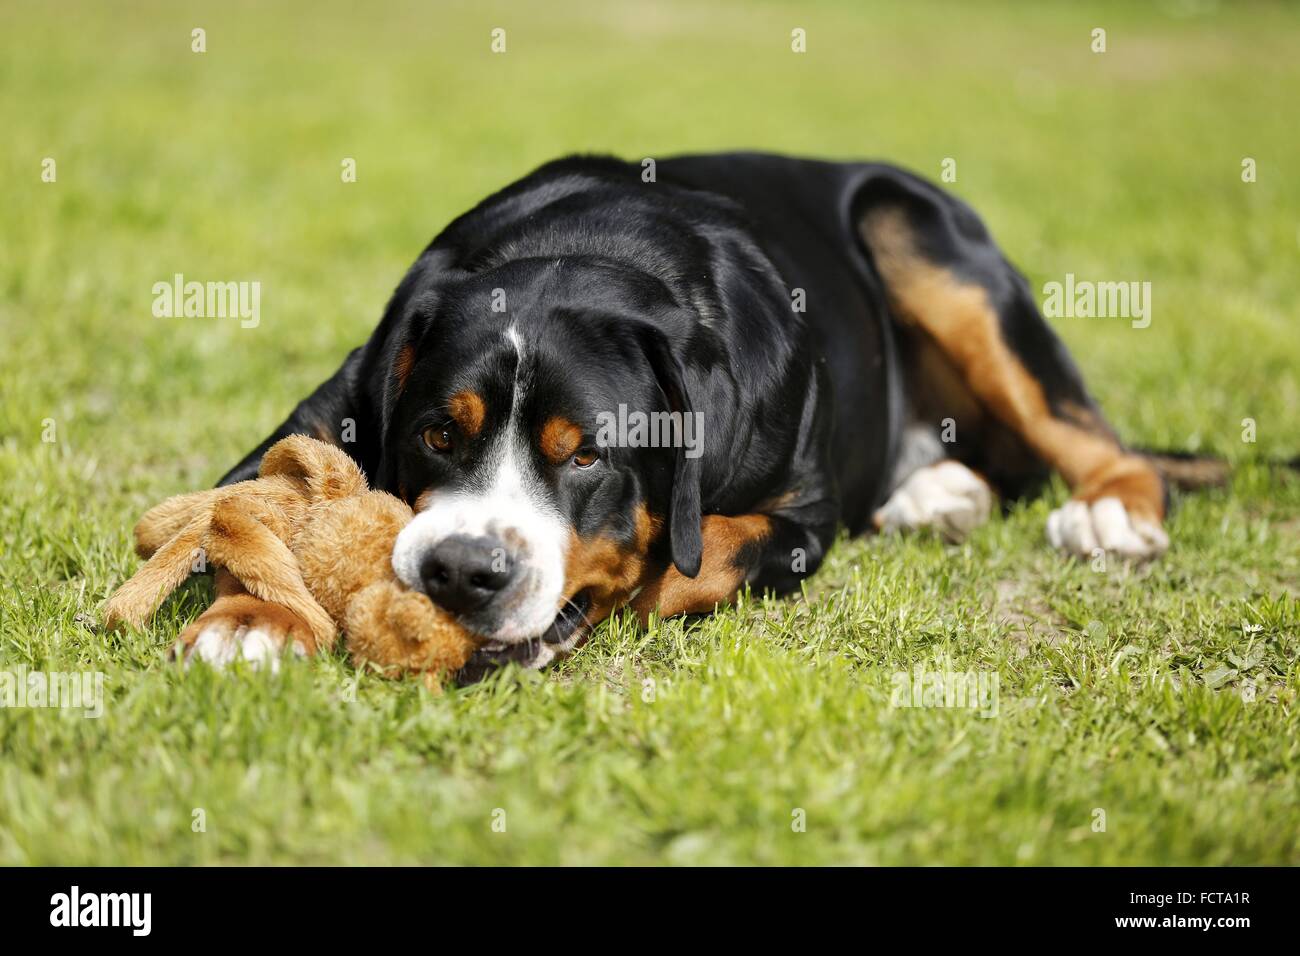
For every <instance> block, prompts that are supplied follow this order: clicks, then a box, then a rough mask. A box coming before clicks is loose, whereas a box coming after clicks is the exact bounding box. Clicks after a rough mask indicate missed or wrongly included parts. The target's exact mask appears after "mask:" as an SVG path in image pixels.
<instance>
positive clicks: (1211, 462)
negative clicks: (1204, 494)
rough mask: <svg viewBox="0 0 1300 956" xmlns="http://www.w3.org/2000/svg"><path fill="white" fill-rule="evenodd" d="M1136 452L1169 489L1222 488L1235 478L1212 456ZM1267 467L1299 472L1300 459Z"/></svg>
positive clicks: (1227, 468)
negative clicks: (1146, 461)
mask: <svg viewBox="0 0 1300 956" xmlns="http://www.w3.org/2000/svg"><path fill="white" fill-rule="evenodd" d="M1133 450H1134V451H1136V452H1137V453H1138V454H1140V455H1142V456H1143V457H1144V458H1146V459H1147V460H1148V461H1150V462H1151V464H1152V465H1154V466H1155V469H1156V471H1158V472H1159V473H1160V476H1161V477H1162V478H1164V480H1165V482H1166V484H1168V485H1169V487H1171V488H1177V489H1178V490H1180V491H1196V490H1197V489H1199V488H1221V487H1223V486H1224V485H1226V484H1227V483H1228V481H1229V480H1230V479H1231V478H1232V465H1230V464H1228V462H1226V461H1225V460H1224V459H1222V458H1216V457H1214V456H1213V455H1198V454H1196V453H1194V452H1188V451H1163V450H1162V451H1156V450H1154V449H1150V448H1135V449H1133ZM1266 464H1267V465H1268V466H1269V467H1272V468H1286V469H1290V470H1291V471H1300V455H1297V456H1296V457H1294V458H1292V459H1291V460H1290V461H1281V460H1270V461H1268V462H1266Z"/></svg>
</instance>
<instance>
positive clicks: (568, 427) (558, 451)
mask: <svg viewBox="0 0 1300 956" xmlns="http://www.w3.org/2000/svg"><path fill="white" fill-rule="evenodd" d="M538 444H539V445H540V446H541V449H542V454H543V455H545V456H546V458H547V460H548V461H550V462H551V464H553V465H559V464H563V463H564V462H565V461H567V460H568V459H569V458H571V457H572V456H573V453H574V452H576V451H577V450H578V446H579V445H581V444H582V429H581V428H580V427H579V426H577V425H575V424H574V423H573V422H571V421H569V420H568V419H567V418H562V417H560V416H558V415H557V416H555V417H554V418H552V419H550V420H548V421H547V423H546V424H545V425H543V426H542V435H541V440H540V442H539V443H538Z"/></svg>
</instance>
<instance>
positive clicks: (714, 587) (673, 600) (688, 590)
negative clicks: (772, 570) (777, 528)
mask: <svg viewBox="0 0 1300 956" xmlns="http://www.w3.org/2000/svg"><path fill="white" fill-rule="evenodd" d="M700 531H701V535H702V537H703V539H704V555H703V560H702V561H701V562H700V573H699V574H697V575H696V576H695V577H693V578H688V577H686V575H684V574H682V573H681V572H680V571H678V570H677V568H676V567H673V566H672V565H670V566H669V567H668V569H667V570H666V571H664V573H663V574H662V575H660V576H659V577H658V578H657V579H656V580H654V581H651V582H648V583H647V584H646V585H645V587H644V588H642V590H641V593H640V594H638V595H637V596H636V600H635V601H633V602H632V606H633V608H634V609H635V610H636V612H637V613H638V614H639V615H641V617H642V618H645V617H646V616H647V615H648V614H649V613H650V612H651V611H652V610H654V609H656V608H658V610H659V613H660V614H661V615H663V616H665V617H668V616H671V615H673V614H706V613H708V612H710V611H712V610H713V609H714V608H715V607H716V606H717V605H719V604H728V603H730V602H731V601H733V600H734V599H735V597H736V593H737V592H738V591H739V590H740V588H741V586H742V585H743V584H744V583H745V573H746V570H745V568H743V567H741V566H740V565H739V564H738V563H737V559H738V558H739V557H740V552H741V550H742V549H744V548H746V547H748V546H750V545H752V544H755V543H757V542H760V541H762V540H763V539H764V538H766V537H767V536H768V535H769V534H771V533H772V519H771V518H769V517H767V515H760V514H750V515H738V516H736V517H728V516H726V515H705V516H704V521H703V522H702V524H701V528H700Z"/></svg>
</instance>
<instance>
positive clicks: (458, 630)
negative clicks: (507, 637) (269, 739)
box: [104, 435, 479, 689]
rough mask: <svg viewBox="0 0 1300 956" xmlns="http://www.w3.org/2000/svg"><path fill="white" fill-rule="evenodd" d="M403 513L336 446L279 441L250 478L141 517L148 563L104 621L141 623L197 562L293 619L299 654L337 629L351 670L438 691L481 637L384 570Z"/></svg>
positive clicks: (298, 438) (328, 642)
mask: <svg viewBox="0 0 1300 956" xmlns="http://www.w3.org/2000/svg"><path fill="white" fill-rule="evenodd" d="M411 518H412V512H411V509H410V507H409V506H407V505H406V504H404V503H403V502H402V501H400V500H398V499H397V498H395V497H393V496H392V495H390V494H386V493H384V492H380V491H372V490H370V488H369V487H368V485H367V484H366V479H365V477H364V476H363V475H362V473H361V470H360V469H359V468H358V467H357V465H356V463H355V462H354V461H353V460H352V459H351V458H349V457H348V455H347V454H345V453H344V452H343V451H341V450H340V449H338V448H335V447H334V446H332V445H327V444H325V443H324V442H320V441H317V440H316V439H314V438H308V437H306V436H303V435H295V436H292V437H289V438H285V439H283V440H282V441H279V442H277V443H276V444H275V445H274V446H273V447H272V448H270V449H269V450H268V451H267V453H266V456H265V457H264V458H263V460H262V466H261V469H260V472H259V477H257V478H256V479H253V480H249V481H242V482H239V483H237V484H234V485H229V486H227V487H223V488H215V489H213V490H211V491H201V492H196V493H194V494H187V495H178V496H176V497H174V498H169V499H167V500H166V501H164V502H162V503H161V504H160V505H158V506H157V507H155V508H153V509H152V510H151V511H149V512H148V513H147V514H146V515H145V516H144V517H143V518H141V519H140V523H139V524H138V525H136V529H135V538H136V550H137V551H138V552H139V554H140V556H141V557H143V558H147V559H148V560H147V561H146V562H145V564H144V565H143V566H142V567H141V568H140V569H139V571H137V572H136V574H135V575H134V577H132V578H131V579H130V580H129V581H127V582H126V583H125V584H123V585H122V586H121V587H120V588H119V589H118V590H117V592H116V593H115V594H114V595H113V596H112V598H110V599H109V601H108V603H107V604H106V605H105V607H104V619H105V623H106V624H107V625H108V626H110V627H112V626H116V625H119V624H123V623H125V624H131V625H134V626H136V627H141V626H143V625H144V623H145V622H146V621H147V620H148V618H149V617H150V615H152V614H153V612H154V611H155V610H156V609H157V607H158V605H159V604H161V603H162V601H163V600H164V599H165V598H166V597H167V596H168V595H169V594H171V593H172V592H173V591H174V590H175V589H176V588H177V587H179V586H180V584H181V583H182V582H183V581H184V580H185V579H186V578H187V577H188V576H189V574H190V573H191V571H193V570H195V565H196V563H197V561H196V559H197V558H198V557H199V556H200V555H201V556H202V557H203V563H204V564H205V565H207V566H209V567H215V568H219V569H221V571H222V575H223V577H222V580H223V582H224V584H223V586H224V587H225V588H226V589H227V590H229V591H233V592H238V591H244V592H247V594H249V595H252V596H253V597H254V598H258V599H261V600H262V601H269V602H271V603H273V604H275V605H279V606H280V607H282V608H284V609H286V610H287V611H289V612H291V615H292V617H293V618H296V620H294V619H290V620H289V623H287V624H286V627H285V628H284V629H282V631H281V633H283V634H285V635H286V636H287V637H289V636H291V637H292V639H293V640H294V642H295V643H297V644H300V645H301V648H302V649H303V650H308V651H315V650H318V649H321V648H327V647H331V646H332V645H333V644H334V641H335V638H336V636H337V634H338V632H339V630H342V631H343V633H345V634H346V635H347V642H348V648H349V650H350V651H351V653H352V656H353V659H354V660H355V661H356V662H357V664H358V665H362V664H371V665H376V666H377V667H379V668H380V669H381V670H383V671H384V672H386V673H389V674H399V673H419V674H421V675H423V677H424V680H425V683H426V684H427V685H428V686H429V687H430V688H431V689H437V688H438V687H439V686H440V681H441V678H442V676H443V675H445V674H448V673H450V672H454V671H456V670H458V669H459V668H461V667H462V666H463V665H464V664H465V662H466V661H467V660H468V659H469V657H470V655H471V654H472V653H473V652H474V650H475V649H476V648H477V646H478V644H479V641H478V640H477V639H476V638H475V637H474V636H473V635H471V634H469V633H468V632H467V631H466V630H465V629H464V628H463V627H461V626H460V625H459V624H457V623H456V621H455V620H454V619H453V618H452V617H451V616H450V615H449V614H447V613H445V612H444V611H442V610H441V609H439V608H438V607H436V606H435V605H434V604H433V603H432V602H431V601H430V600H429V598H428V597H427V596H425V595H424V594H422V593H419V592H415V591H411V590H409V589H408V588H407V587H406V586H405V585H403V584H402V583H401V582H400V581H398V579H397V576H396V575H395V574H394V573H393V568H392V562H391V557H390V556H391V553H392V550H393V541H394V540H395V539H396V537H397V534H398V532H400V531H401V530H402V528H403V527H404V526H405V525H406V524H407V523H408V522H409V521H410V520H411ZM232 578H233V581H232V580H231V579H232ZM196 623H197V622H196Z"/></svg>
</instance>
